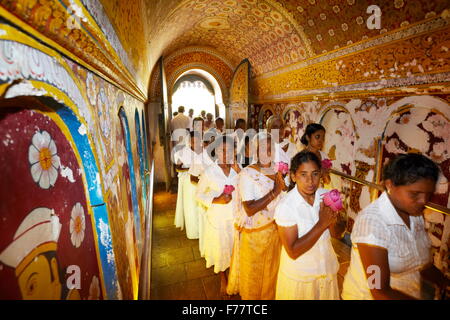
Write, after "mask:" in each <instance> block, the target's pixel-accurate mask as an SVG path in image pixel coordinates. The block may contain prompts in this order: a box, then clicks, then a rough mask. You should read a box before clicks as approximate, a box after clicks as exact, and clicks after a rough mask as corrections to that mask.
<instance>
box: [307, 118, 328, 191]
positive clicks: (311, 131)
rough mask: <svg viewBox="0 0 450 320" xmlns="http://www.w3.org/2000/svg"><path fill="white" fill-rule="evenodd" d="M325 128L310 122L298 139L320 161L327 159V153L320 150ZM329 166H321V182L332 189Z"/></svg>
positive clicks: (323, 140)
mask: <svg viewBox="0 0 450 320" xmlns="http://www.w3.org/2000/svg"><path fill="white" fill-rule="evenodd" d="M325 132H326V131H325V128H324V127H323V126H322V125H321V124H319V123H310V124H308V125H307V126H306V129H305V133H304V134H303V136H302V137H301V139H300V141H301V143H302V144H303V145H305V149H304V150H307V151H310V152H312V153H314V154H315V155H316V156H317V157H318V158H319V159H320V161H323V160H325V159H328V155H327V154H326V153H325V152H323V151H322V148H323V146H324V144H325ZM329 169H330V168H324V167H322V182H323V185H324V186H325V187H326V188H329V189H332V188H333V186H332V184H331V178H330V170H329Z"/></svg>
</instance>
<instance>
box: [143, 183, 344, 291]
mask: <svg viewBox="0 0 450 320" xmlns="http://www.w3.org/2000/svg"><path fill="white" fill-rule="evenodd" d="M176 196H177V195H176V193H170V192H164V191H158V192H156V193H155V195H154V199H153V202H154V207H153V240H152V277H151V282H152V286H151V287H152V288H151V299H154V300H218V299H221V296H220V293H219V289H220V277H219V275H216V274H214V272H213V267H211V268H209V269H206V263H205V259H203V258H201V257H200V253H199V250H198V240H189V239H187V238H186V234H185V232H184V231H181V230H180V229H177V228H175V226H174V224H173V221H174V217H175V206H176ZM333 245H334V247H335V250H336V253H337V254H338V258H339V262H340V263H341V268H340V270H339V274H338V280H339V286H340V287H341V286H342V281H343V275H344V274H345V272H346V271H347V267H348V261H349V260H350V256H349V254H350V252H349V251H350V249H349V248H348V247H347V246H346V245H344V244H343V243H341V242H339V241H334V243H333ZM232 299H239V296H235V297H232Z"/></svg>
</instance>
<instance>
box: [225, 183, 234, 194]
mask: <svg viewBox="0 0 450 320" xmlns="http://www.w3.org/2000/svg"><path fill="white" fill-rule="evenodd" d="M233 191H234V187H233V186H232V185H229V184H227V185H225V189H223V193H225V194H228V195H231V194H232V193H233Z"/></svg>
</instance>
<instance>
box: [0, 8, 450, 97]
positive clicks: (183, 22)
mask: <svg viewBox="0 0 450 320" xmlns="http://www.w3.org/2000/svg"><path fill="white" fill-rule="evenodd" d="M46 1H50V2H56V0H46ZM62 1H63V2H64V3H66V2H67V3H69V2H70V3H72V0H62ZM79 1H81V2H82V3H83V4H84V5H85V6H86V7H87V8H88V11H89V12H90V14H92V16H93V17H94V19H95V20H96V21H97V22H99V24H100V25H101V27H102V29H105V28H104V26H107V25H108V24H107V23H100V22H102V21H103V20H104V19H103V15H102V12H104V13H105V14H106V16H107V17H108V19H109V21H110V23H111V25H112V28H113V29H114V30H115V35H114V37H116V38H117V39H118V41H116V42H115V41H113V42H114V43H113V44H117V45H115V46H114V48H115V50H116V51H117V50H118V49H117V48H119V49H120V50H119V51H121V50H123V51H124V54H122V53H121V52H119V56H120V57H121V59H122V60H123V61H122V62H123V63H125V64H126V65H127V69H128V71H130V74H131V76H132V77H134V80H135V84H136V85H137V86H138V87H140V88H141V90H143V88H148V83H149V81H150V74H151V70H152V69H153V67H154V66H155V65H156V63H157V61H158V59H159V58H160V57H161V56H164V57H167V56H170V55H173V54H174V53H176V52H178V51H180V50H183V49H184V48H186V47H209V48H212V49H214V50H216V51H218V52H219V53H220V55H221V56H223V57H224V58H225V59H226V60H227V61H229V62H230V63H231V64H232V66H233V67H236V66H237V65H238V64H239V62H240V61H242V60H243V59H245V58H248V59H249V61H250V63H251V65H252V69H251V70H252V76H253V77H255V76H261V75H264V74H267V73H271V72H273V71H275V70H278V69H280V68H284V67H286V66H290V65H293V64H297V63H301V62H304V61H306V62H307V61H310V60H311V59H312V58H314V57H316V56H319V55H322V54H328V53H330V51H334V50H342V49H343V48H344V47H347V48H348V46H351V45H354V44H356V43H358V42H365V41H369V40H371V39H374V38H376V37H378V36H380V35H382V34H383V33H390V32H392V31H394V30H400V29H405V28H408V26H411V25H414V24H416V23H418V22H422V21H424V20H427V19H431V18H433V17H436V16H440V15H441V13H442V12H443V11H444V9H450V5H449V1H448V0H434V1H432V0H414V1H412V0H379V1H376V2H375V3H376V4H377V5H378V6H379V7H380V9H381V13H382V16H381V28H380V29H379V30H378V29H374V30H370V29H368V28H367V25H366V21H367V19H368V18H369V15H370V14H368V13H367V8H368V7H369V6H370V5H372V4H374V1H372V0H278V1H274V0H136V1H125V0H76V2H77V3H78V2H79ZM7 3H9V1H6V0H4V1H3V0H0V4H2V5H5V6H6V4H7ZM12 11H14V10H12ZM27 12H28V11H27V10H25V9H23V15H24V17H25V18H26V17H27ZM103 31H104V32H105V30H103ZM110 33H111V32H110V31H109V29H108V30H106V32H105V34H106V37H107V38H108V39H109V40H111V39H113V40H114V39H115V38H114V37H113V36H112V35H111V34H110ZM61 42H64V41H63V40H61ZM99 43H100V44H101V43H102V42H99ZM116 47H117V48H116ZM125 53H126V54H125ZM99 55H100V54H99ZM103 69H104V68H103Z"/></svg>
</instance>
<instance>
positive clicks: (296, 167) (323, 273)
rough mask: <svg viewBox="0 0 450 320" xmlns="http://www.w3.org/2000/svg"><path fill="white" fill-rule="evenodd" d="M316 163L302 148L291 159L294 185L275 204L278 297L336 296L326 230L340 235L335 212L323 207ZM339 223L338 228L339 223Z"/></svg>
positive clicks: (333, 259)
mask: <svg viewBox="0 0 450 320" xmlns="http://www.w3.org/2000/svg"><path fill="white" fill-rule="evenodd" d="M320 178H321V162H320V160H319V158H318V157H317V156H316V155H315V154H314V153H312V152H309V151H306V150H304V151H301V152H299V153H298V154H297V155H296V156H295V157H294V158H293V159H292V162H291V179H292V181H294V182H295V187H294V188H293V189H292V190H291V191H289V192H288V194H287V195H286V196H285V197H284V198H283V199H282V200H281V201H280V202H279V203H278V205H277V207H276V209H275V221H276V223H277V225H278V230H279V235H280V238H281V242H282V244H283V248H282V251H281V258H280V267H279V271H278V279H277V289H276V299H278V300H337V299H339V289H338V282H337V272H338V269H339V263H338V260H337V257H336V254H335V252H334V250H333V247H332V244H331V239H330V237H331V235H332V236H334V237H338V236H340V235H341V234H342V231H343V230H341V229H342V224H337V223H336V221H337V217H338V213H337V212H336V213H335V212H333V211H332V210H331V209H330V208H329V207H327V206H325V205H324V203H323V201H322V199H321V196H322V195H323V194H324V193H326V192H327V190H325V189H320V188H319V184H320ZM339 226H341V227H339Z"/></svg>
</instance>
